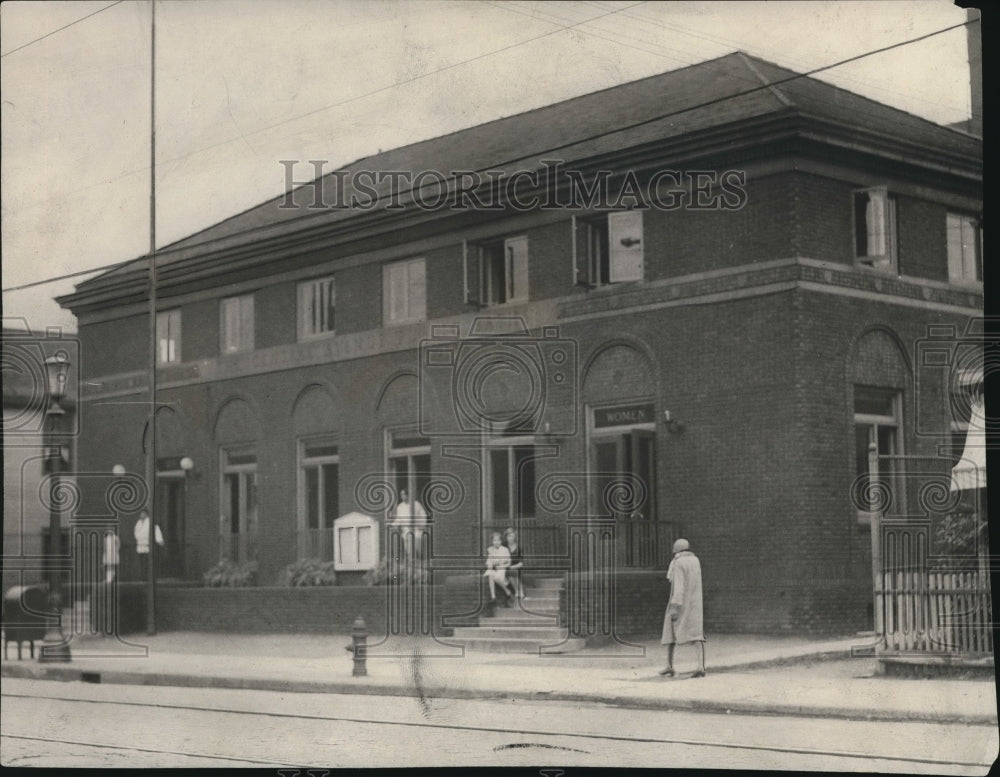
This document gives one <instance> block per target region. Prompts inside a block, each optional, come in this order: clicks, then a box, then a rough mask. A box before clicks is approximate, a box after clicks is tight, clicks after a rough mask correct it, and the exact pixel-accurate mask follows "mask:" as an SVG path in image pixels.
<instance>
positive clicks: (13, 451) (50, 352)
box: [2, 319, 79, 591]
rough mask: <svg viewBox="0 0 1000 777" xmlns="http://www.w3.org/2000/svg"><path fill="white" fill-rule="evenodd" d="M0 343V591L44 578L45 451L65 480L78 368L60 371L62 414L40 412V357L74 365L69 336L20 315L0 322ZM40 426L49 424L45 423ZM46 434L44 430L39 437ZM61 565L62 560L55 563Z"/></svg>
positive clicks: (70, 462) (71, 457)
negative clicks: (57, 461) (39, 328)
mask: <svg viewBox="0 0 1000 777" xmlns="http://www.w3.org/2000/svg"><path fill="white" fill-rule="evenodd" d="M2 342H3V348H2V351H3V590H4V591H6V590H8V589H9V588H10V587H11V586H16V585H24V584H33V583H39V582H41V581H43V580H45V578H46V574H47V569H48V562H49V560H50V559H51V553H50V548H51V547H52V541H51V537H50V535H49V522H50V507H51V505H52V499H51V496H50V490H49V489H50V487H51V481H50V472H51V456H52V455H54V454H55V452H56V451H58V453H59V455H60V456H61V457H62V463H61V467H62V470H63V471H64V472H65V473H66V474H64V475H62V477H63V478H64V479H65V480H67V481H68V482H70V483H72V481H73V476H72V470H73V469H74V467H75V464H74V462H75V458H76V456H75V454H76V442H77V402H76V397H77V394H78V381H77V376H78V374H79V373H78V372H77V371H76V370H70V372H69V373H68V374H67V386H66V397H65V398H64V399H63V400H62V401H61V402H60V407H61V409H62V411H63V412H62V414H60V415H58V416H57V417H56V418H55V419H54V420H53V421H50V420H49V419H48V418H47V417H46V410H47V409H48V407H49V405H48V379H47V377H46V371H45V360H46V359H47V358H49V357H52V356H56V355H57V354H63V355H64V356H65V358H66V359H68V360H69V361H70V362H71V363H74V362H76V363H78V362H79V349H78V348H77V341H76V338H75V337H74V335H73V334H72V333H64V332H63V331H62V330H61V329H59V328H52V329H50V330H48V331H46V332H34V331H32V330H31V329H29V328H28V326H27V322H26V321H24V320H23V319H4V328H3V334H2ZM46 424H51V426H49V428H48V429H47V428H46ZM46 434H51V435H52V437H51V438H50V439H48V440H47V439H46ZM64 506H65V507H66V508H67V509H66V510H64V511H63V513H62V515H63V517H62V537H61V542H60V547H61V548H62V549H63V550H62V554H63V555H66V556H68V548H69V530H68V518H69V510H68V508H69V505H68V504H66V505H64ZM60 563H62V562H60Z"/></svg>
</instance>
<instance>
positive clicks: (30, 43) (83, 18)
mask: <svg viewBox="0 0 1000 777" xmlns="http://www.w3.org/2000/svg"><path fill="white" fill-rule="evenodd" d="M124 1H125V0H115V2H113V3H111V4H110V5H106V6H104V7H103V8H99V9H97V10H96V11H94V12H93V13H89V14H87V15H86V16H81V17H80V18H79V19H77V20H76V21H74V22H70V23H69V24H64V25H63V26H62V27H60V28H59V29H57V30H52V32H47V33H45V34H44V35H42V36H41V37H38V38H35V39H34V40H29V41H28V42H27V43H25V44H23V45H21V46H18V47H17V48H16V49H11V50H10V51H7V52H5V53H3V54H0V58H2V57H8V56H10V55H11V54H13V53H15V52H17V51H21V50H23V49H26V48H28V46H34V45H35V44H36V43H38V42H39V41H43V40H45V39H46V38H51V37H52V36H53V35H55V34H56V33H57V32H62V31H63V30H68V29H69V28H70V27H72V26H74V25H76V24H79V23H80V22H82V21H86V20H87V19H90V18H91V17H92V16H97V14H99V13H103V12H104V11H107V10H108V9H109V8H114V7H115V6H116V5H119V4H121V3H123V2H124Z"/></svg>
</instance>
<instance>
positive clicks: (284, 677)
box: [2, 632, 997, 725]
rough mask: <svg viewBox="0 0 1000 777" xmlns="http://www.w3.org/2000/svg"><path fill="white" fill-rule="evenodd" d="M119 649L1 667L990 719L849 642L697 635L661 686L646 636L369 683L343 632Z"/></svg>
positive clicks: (376, 671)
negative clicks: (882, 666) (859, 652)
mask: <svg viewBox="0 0 1000 777" xmlns="http://www.w3.org/2000/svg"><path fill="white" fill-rule="evenodd" d="M128 639H129V640H131V644H129V643H124V642H118V641H115V640H100V639H93V638H77V639H75V640H74V641H73V643H72V645H71V649H72V651H73V660H72V662H71V663H68V664H39V663H38V661H37V660H34V661H32V660H29V659H27V658H26V659H25V660H23V661H17V660H16V658H14V657H12V658H10V659H9V660H5V661H4V662H3V665H2V675H3V676H4V677H22V678H36V679H50V680H64V681H79V680H85V681H88V682H101V683H124V684H138V685H172V686H188V687H191V686H194V687H214V688H242V689H255V690H279V691H287V692H292V693H296V692H297V693H346V694H379V695H406V696H421V697H443V698H479V699H485V698H505V699H545V700H550V701H565V702H589V703H595V702H597V703H605V704H611V705H618V706H627V707H630V708H646V709H661V710H698V711H704V712H732V713H743V714H771V715H797V716H821V717H837V718H851V719H871V720H895V721H906V720H922V721H933V722H949V723H964V724H980V725H996V723H997V704H996V689H995V686H994V683H993V682H992V681H989V680H964V679H935V680H914V679H898V678H887V677H882V676H873V673H874V668H875V662H874V660H873V659H861V658H857V659H850V651H851V647H852V646H857V645H860V644H862V640H860V639H859V638H857V637H852V638H845V639H835V640H824V641H816V640H806V639H794V638H783V637H774V638H768V637H761V636H734V635H718V636H712V635H709V642H708V643H707V645H706V656H707V665H708V676H707V677H705V678H699V679H690V678H687V677H686V676H685V675H686V674H687V673H690V672H691V671H692V670H693V669H694V668H695V666H694V652H693V650H694V649H693V648H691V647H689V646H683V647H680V648H678V650H677V660H676V661H675V665H676V668H677V670H678V672H679V673H680V674H679V675H678V677H677V678H663V677H660V676H659V675H658V674H657V670H659V669H660V668H662V667H663V665H664V648H663V647H662V646H661V645H659V643H658V640H646V641H643V642H641V643H638V644H636V645H619V644H614V645H610V646H605V647H602V648H599V649H587V650H584V651H581V652H576V653H567V654H553V655H526V654H513V653H504V654H501V653H473V652H466V653H464V654H463V652H462V650H461V649H460V648H454V647H449V646H446V645H442V644H439V643H435V642H433V641H431V640H420V641H410V642H402V641H397V642H394V643H384V644H382V645H375V644H372V645H371V647H370V649H369V657H368V662H367V669H368V675H367V676H366V677H353V676H352V674H351V671H352V660H351V653H349V652H347V651H346V650H345V649H344V647H345V645H347V644H349V643H350V637H349V635H309V634H306V635H294V636H293V635H250V634H246V635H242V634H220V633H201V632H171V633H166V634H160V635H156V636H153V637H148V636H146V635H143V634H137V635H133V636H131V637H129V638H128ZM373 642H374V640H373ZM12 647H13V646H12ZM38 647H39V645H38V644H36V650H37V648H38ZM26 648H27V646H25V650H26ZM147 648H148V649H147ZM12 655H14V656H16V653H13V654H12ZM25 655H27V653H25ZM821 659H822V660H821Z"/></svg>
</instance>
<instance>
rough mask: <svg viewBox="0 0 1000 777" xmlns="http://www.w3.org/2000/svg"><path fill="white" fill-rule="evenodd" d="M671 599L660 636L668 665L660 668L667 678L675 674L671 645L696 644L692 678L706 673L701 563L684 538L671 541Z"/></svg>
mask: <svg viewBox="0 0 1000 777" xmlns="http://www.w3.org/2000/svg"><path fill="white" fill-rule="evenodd" d="M667 580H669V581H670V600H669V602H668V604H667V612H666V614H665V615H664V617H663V637H662V639H661V640H660V642H661V643H662V644H664V645H666V646H667V666H666V668H665V669H661V670H660V674H661V675H664V676H666V677H673V676H674V647H675V646H676V645H686V644H688V643H692V642H693V643H696V644H697V645H698V669H697V670H696V671H695V672H694V674H693V675H692V677H704V676H705V632H704V627H703V625H702V596H701V562H699V561H698V557H697V556H696V555H694V553H692V552H691V545H690V543H688V541H687V540H685V539H679V540H677V541H676V542H675V543H674V557H673V559H672V560H671V562H670V567H669V568H668V569H667Z"/></svg>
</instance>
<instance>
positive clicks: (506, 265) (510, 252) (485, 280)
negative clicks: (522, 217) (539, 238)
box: [467, 235, 528, 306]
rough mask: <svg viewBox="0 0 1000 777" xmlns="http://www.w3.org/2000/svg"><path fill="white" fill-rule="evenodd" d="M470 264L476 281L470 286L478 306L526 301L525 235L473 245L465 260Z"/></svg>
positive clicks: (526, 240)
mask: <svg viewBox="0 0 1000 777" xmlns="http://www.w3.org/2000/svg"><path fill="white" fill-rule="evenodd" d="M470 260H471V262H472V263H473V272H474V273H475V277H476V279H477V280H478V283H473V284H472V287H471V288H470V289H469V293H470V296H471V297H472V298H473V299H472V301H473V302H476V303H478V304H480V305H484V306H485V305H502V304H504V303H505V302H527V300H528V238H527V237H526V236H524V235H521V236H519V237H509V238H507V239H505V240H492V241H489V242H486V243H481V244H479V245H477V246H472V247H471V250H470V252H469V256H468V257H467V261H470Z"/></svg>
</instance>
